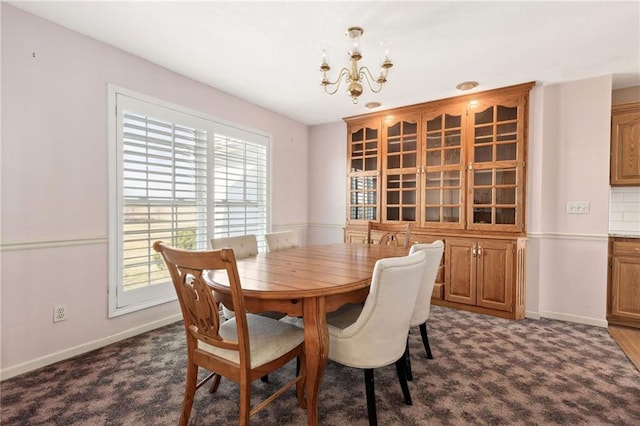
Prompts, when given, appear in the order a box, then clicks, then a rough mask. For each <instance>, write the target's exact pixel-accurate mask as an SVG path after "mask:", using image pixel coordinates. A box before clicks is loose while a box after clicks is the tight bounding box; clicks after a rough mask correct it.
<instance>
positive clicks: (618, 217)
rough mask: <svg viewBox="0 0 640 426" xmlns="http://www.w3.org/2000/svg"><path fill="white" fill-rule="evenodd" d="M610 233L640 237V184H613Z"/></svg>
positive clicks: (610, 206)
mask: <svg viewBox="0 0 640 426" xmlns="http://www.w3.org/2000/svg"><path fill="white" fill-rule="evenodd" d="M609 234H612V235H620V236H638V237H640V186H612V187H611V193H610V196H609Z"/></svg>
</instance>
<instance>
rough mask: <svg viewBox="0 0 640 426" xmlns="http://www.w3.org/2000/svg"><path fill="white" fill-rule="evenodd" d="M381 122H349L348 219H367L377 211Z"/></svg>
mask: <svg viewBox="0 0 640 426" xmlns="http://www.w3.org/2000/svg"><path fill="white" fill-rule="evenodd" d="M379 126H380V123H379V121H377V120H373V121H368V122H364V123H354V124H350V125H349V128H348V133H347V136H348V138H347V158H348V170H347V221H348V223H366V222H367V221H369V220H378V219H379V215H380V208H379V205H380V179H379V175H380V161H379V155H380V133H381V132H380V129H379Z"/></svg>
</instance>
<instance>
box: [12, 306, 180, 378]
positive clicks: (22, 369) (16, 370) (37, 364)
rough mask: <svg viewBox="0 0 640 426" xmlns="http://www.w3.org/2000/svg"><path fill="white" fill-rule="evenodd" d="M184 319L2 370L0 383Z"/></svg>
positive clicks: (144, 327)
mask: <svg viewBox="0 0 640 426" xmlns="http://www.w3.org/2000/svg"><path fill="white" fill-rule="evenodd" d="M181 319H182V314H176V315H172V316H170V317H167V318H163V319H160V320H157V321H153V322H150V323H147V324H143V325H141V326H138V327H135V328H132V329H129V330H125V331H121V332H120V333H117V334H114V335H111V336H107V337H104V338H102V339H98V340H94V341H92V342H87V343H83V344H82V345H79V346H75V347H73V348H69V349H65V350H62V351H60V352H55V353H52V354H49V355H46V356H43V357H41V358H36V359H34V360H31V361H27V362H24V363H22V364H18V365H14V366H11V367H8V368H5V369H2V370H0V381H1V380H6V379H10V378H11V377H15V376H18V375H20V374H23V373H27V372H29V371H33V370H36V369H38V368H42V367H46V366H47V365H51V364H54V363H56V362H59V361H64V360H65V359H69V358H73V357H74V356H77V355H81V354H84V353H87V352H90V351H93V350H96V349H100V348H102V347H105V346H107V345H110V344H112V343H116V342H119V341H121V340H124V339H128V338H129V337H133V336H137V335H138V334H142V333H146V332H147V331H151V330H155V329H156V328H160V327H162V326H165V325H168V324H172V323H174V322H176V321H180V320H181Z"/></svg>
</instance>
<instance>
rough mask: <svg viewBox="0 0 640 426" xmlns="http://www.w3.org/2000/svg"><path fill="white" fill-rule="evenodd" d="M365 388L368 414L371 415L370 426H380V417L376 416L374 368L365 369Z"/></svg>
mask: <svg viewBox="0 0 640 426" xmlns="http://www.w3.org/2000/svg"><path fill="white" fill-rule="evenodd" d="M364 387H365V390H366V394H367V414H368V415H369V426H378V415H377V414H376V392H375V386H374V380H373V368H365V369H364Z"/></svg>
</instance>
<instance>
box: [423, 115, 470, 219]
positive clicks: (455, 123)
mask: <svg viewBox="0 0 640 426" xmlns="http://www.w3.org/2000/svg"><path fill="white" fill-rule="evenodd" d="M464 108H465V107H464V105H459V106H456V107H454V108H451V109H450V110H448V111H447V112H445V111H441V110H439V111H437V112H433V113H426V114H425V115H424V118H423V123H424V133H425V135H426V137H425V140H426V146H425V148H424V150H423V152H424V160H423V164H424V166H423V171H424V173H423V174H422V176H423V180H422V188H423V191H424V192H423V199H422V207H423V209H424V213H423V216H422V223H423V225H422V226H426V227H436V228H463V227H464V217H463V208H462V206H463V205H464V199H465V196H464V195H465V194H464V190H463V189H464V164H465V160H464V150H463V143H462V141H463V137H464V136H463V129H464V125H463V120H464V112H465V109H464Z"/></svg>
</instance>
